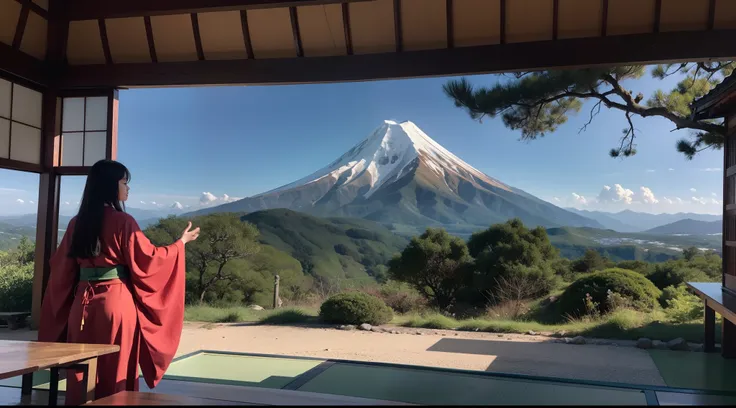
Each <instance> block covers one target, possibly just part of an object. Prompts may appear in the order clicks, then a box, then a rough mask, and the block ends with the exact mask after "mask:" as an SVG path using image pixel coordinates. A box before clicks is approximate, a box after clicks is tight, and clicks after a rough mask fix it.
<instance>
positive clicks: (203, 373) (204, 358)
mask: <svg viewBox="0 0 736 408" xmlns="http://www.w3.org/2000/svg"><path fill="white" fill-rule="evenodd" d="M322 362H323V361H322V360H299V359H292V358H275V357H253V356H239V355H227V354H214V353H202V354H196V355H194V356H191V357H187V358H184V359H182V360H179V361H175V362H174V363H172V364H171V366H170V367H169V369H168V370H167V371H166V375H165V376H164V378H165V379H169V380H185V381H193V382H207V383H215V384H233V385H247V386H251V387H264V388H283V387H284V386H286V384H288V383H290V382H292V381H293V380H294V379H295V378H296V377H298V376H299V375H301V374H304V373H305V372H307V371H309V370H311V369H312V368H314V367H316V366H318V365H319V364H321V363H322Z"/></svg>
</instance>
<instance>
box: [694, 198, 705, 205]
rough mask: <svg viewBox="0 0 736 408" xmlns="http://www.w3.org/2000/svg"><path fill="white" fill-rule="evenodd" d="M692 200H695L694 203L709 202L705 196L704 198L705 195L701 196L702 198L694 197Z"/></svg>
mask: <svg viewBox="0 0 736 408" xmlns="http://www.w3.org/2000/svg"><path fill="white" fill-rule="evenodd" d="M692 200H693V203H699V204H703V205H705V204H708V201H707V200H706V199H705V198H703V197H700V198H698V197H692Z"/></svg>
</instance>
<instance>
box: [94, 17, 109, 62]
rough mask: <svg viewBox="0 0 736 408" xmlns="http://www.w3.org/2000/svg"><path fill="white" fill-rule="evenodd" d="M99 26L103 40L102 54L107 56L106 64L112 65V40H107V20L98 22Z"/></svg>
mask: <svg viewBox="0 0 736 408" xmlns="http://www.w3.org/2000/svg"><path fill="white" fill-rule="evenodd" d="M97 25H98V26H99V27H100V40H102V52H103V53H104V54H105V63H106V64H112V53H111V52H110V40H108V38H107V25H106V24H105V19H104V18H100V19H98V20H97Z"/></svg>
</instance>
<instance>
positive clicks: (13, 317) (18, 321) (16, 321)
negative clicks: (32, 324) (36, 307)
mask: <svg viewBox="0 0 736 408" xmlns="http://www.w3.org/2000/svg"><path fill="white" fill-rule="evenodd" d="M30 315H31V313H30V312H0V320H4V321H6V322H7V323H8V328H9V329H10V330H17V329H20V328H21V327H24V326H25V325H26V318H27V317H28V316H30Z"/></svg>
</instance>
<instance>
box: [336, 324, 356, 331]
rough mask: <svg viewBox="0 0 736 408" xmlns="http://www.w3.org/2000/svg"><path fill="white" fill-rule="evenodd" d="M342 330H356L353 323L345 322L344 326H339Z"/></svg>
mask: <svg viewBox="0 0 736 408" xmlns="http://www.w3.org/2000/svg"><path fill="white" fill-rule="evenodd" d="M338 329H340V330H355V326H353V325H352V324H343V325H342V326H340V327H338Z"/></svg>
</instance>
